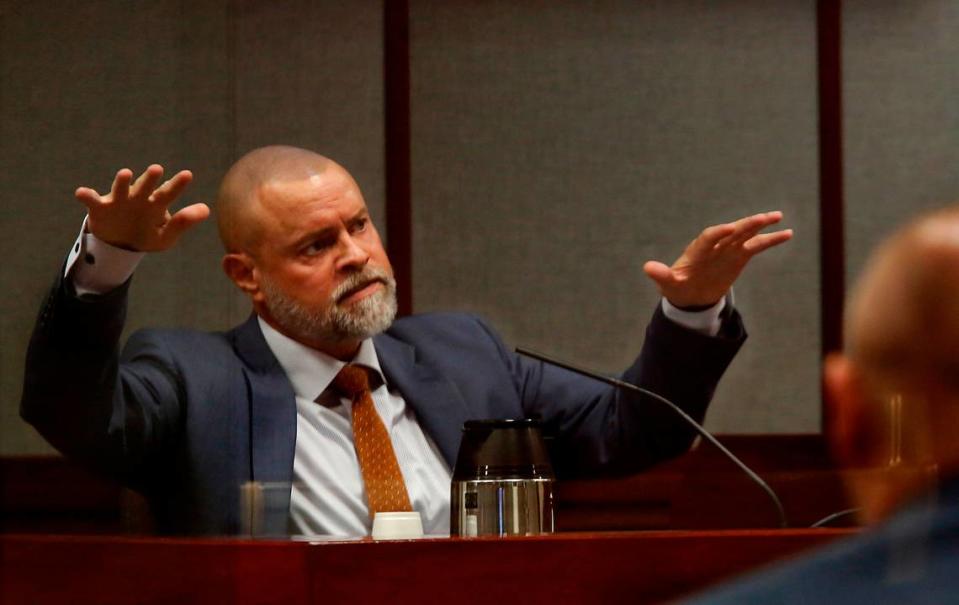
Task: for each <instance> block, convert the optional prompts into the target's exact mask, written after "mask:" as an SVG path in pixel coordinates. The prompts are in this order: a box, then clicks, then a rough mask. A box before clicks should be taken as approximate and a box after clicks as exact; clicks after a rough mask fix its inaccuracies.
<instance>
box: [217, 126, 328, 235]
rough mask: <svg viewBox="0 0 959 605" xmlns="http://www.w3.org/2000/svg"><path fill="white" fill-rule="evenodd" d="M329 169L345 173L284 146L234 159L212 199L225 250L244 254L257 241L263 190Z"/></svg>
mask: <svg viewBox="0 0 959 605" xmlns="http://www.w3.org/2000/svg"><path fill="white" fill-rule="evenodd" d="M331 168H332V169H334V170H340V171H343V172H345V171H344V170H343V169H342V168H341V167H340V166H339V165H338V164H336V162H334V161H333V160H330V159H329V158H326V157H324V156H322V155H320V154H318V153H315V152H313V151H309V150H306V149H300V148H298V147H290V146H287V145H271V146H268V147H260V148H259V149H254V150H253V151H251V152H249V153H247V154H246V155H244V156H243V157H241V158H240V159H239V160H237V161H236V163H235V164H233V166H232V167H231V168H230V169H229V170H228V171H227V173H226V175H225V176H224V177H223V180H222V181H221V183H220V189H219V191H218V193H217V200H216V212H217V226H218V228H219V230H220V239H221V240H222V241H223V246H224V247H225V248H226V251H227V252H238V251H246V250H249V249H250V248H251V247H253V246H255V245H256V243H257V242H258V240H259V237H260V235H261V230H260V229H259V225H260V221H259V219H258V216H257V210H258V205H259V203H260V200H261V193H262V192H263V190H264V189H265V188H267V187H270V186H271V185H273V184H276V183H282V182H289V181H297V180H306V179H309V178H311V177H313V176H316V175H322V174H323V173H324V172H326V171H327V170H330V169H331Z"/></svg>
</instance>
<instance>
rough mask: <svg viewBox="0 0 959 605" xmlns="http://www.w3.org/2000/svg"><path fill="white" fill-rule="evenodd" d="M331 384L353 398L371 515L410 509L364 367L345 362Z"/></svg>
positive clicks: (355, 435)
mask: <svg viewBox="0 0 959 605" xmlns="http://www.w3.org/2000/svg"><path fill="white" fill-rule="evenodd" d="M333 385H334V386H335V387H336V388H337V389H338V390H340V391H341V392H342V393H343V394H345V395H346V396H347V397H349V398H350V399H352V400H353V444H354V446H355V447H356V456H357V458H359V461H360V472H362V473H363V483H364V484H366V499H367V502H368V504H369V507H370V518H371V519H372V518H373V515H375V514H376V513H378V512H394V511H397V512H398V511H411V510H413V507H412V506H410V496H409V494H408V493H407V492H406V484H405V483H403V474H402V473H401V472H400V465H399V463H398V462H397V461H396V453H395V452H394V451H393V443H392V442H391V441H390V435H389V433H388V432H387V431H386V425H385V424H383V419H382V418H380V415H379V414H378V413H377V412H376V408H375V407H374V406H373V395H372V394H371V393H370V382H369V376H368V375H367V373H366V370H365V369H363V368H361V367H359V366H355V365H347V366H344V367H343V369H342V370H340V373H339V374H337V375H336V378H334V379H333Z"/></svg>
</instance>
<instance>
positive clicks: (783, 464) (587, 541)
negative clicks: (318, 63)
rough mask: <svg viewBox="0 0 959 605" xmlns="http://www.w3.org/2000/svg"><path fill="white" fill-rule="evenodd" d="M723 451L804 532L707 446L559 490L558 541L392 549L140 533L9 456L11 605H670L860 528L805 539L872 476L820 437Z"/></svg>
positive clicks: (108, 507) (5, 542) (105, 495)
mask: <svg viewBox="0 0 959 605" xmlns="http://www.w3.org/2000/svg"><path fill="white" fill-rule="evenodd" d="M722 440H723V441H724V443H726V445H727V446H728V447H729V448H730V449H731V450H733V451H734V452H736V453H737V454H738V455H739V456H740V457H741V458H743V459H744V460H745V462H746V463H747V464H749V465H750V466H752V467H753V468H754V469H755V470H756V471H757V472H758V473H759V474H760V475H761V476H763V477H764V478H765V479H766V480H767V481H768V482H769V483H770V484H771V485H772V487H773V488H774V489H775V490H776V491H777V492H778V493H779V495H780V498H781V499H782V501H783V504H784V507H785V508H786V512H787V515H788V516H789V520H790V524H791V527H793V528H795V529H786V530H781V529H773V528H775V527H776V523H777V520H776V515H775V509H774V507H773V505H772V504H771V503H770V502H769V501H768V499H767V497H766V495H765V494H764V493H763V492H762V491H761V490H760V489H759V488H758V487H756V486H755V485H753V484H752V483H750V482H749V481H748V480H747V479H744V478H743V477H742V475H741V473H740V472H739V471H738V469H735V468H734V467H733V466H732V465H731V464H730V463H728V462H727V461H724V460H722V459H721V458H719V457H718V456H717V454H716V453H715V452H714V451H712V448H707V447H705V446H700V447H699V448H697V449H695V450H694V451H692V452H690V453H689V454H687V455H685V456H683V457H681V458H679V459H677V460H675V461H672V462H669V463H667V464H663V465H660V466H657V467H656V468H653V469H650V470H649V471H647V472H645V473H641V474H639V475H636V476H633V477H629V478H624V479H610V480H593V481H584V482H565V483H560V485H559V489H558V503H557V525H558V530H559V531H558V533H556V534H554V535H551V536H543V537H528V538H506V539H500V538H482V539H475V538H474V539H455V538H453V539H451V538H435V539H424V540H417V541H396V542H373V541H371V540H360V541H320V542H315V543H310V542H306V541H296V540H290V541H272V540H250V539H243V538H211V539H207V538H203V539H198V538H197V539H195V538H185V539H173V538H159V537H150V536H143V535H130V534H143V533H144V528H145V525H144V523H143V519H142V514H141V512H140V511H141V509H140V508H139V506H138V505H137V501H136V500H135V499H132V498H131V496H130V493H129V492H126V491H124V490H120V488H118V487H117V486H115V485H112V484H109V483H106V482H104V481H102V480H99V479H96V478H95V477H93V476H92V475H90V474H89V473H86V472H85V471H83V470H81V469H78V468H77V467H75V466H73V465H70V464H69V463H67V462H65V461H64V460H63V459H61V458H55V457H33V458H5V459H0V477H2V478H3V479H4V481H3V482H2V483H0V513H2V522H3V530H4V532H7V533H5V534H3V535H0V605H7V604H8V603H9V604H13V603H37V604H44V603H65V602H77V603H98V604H105V605H107V604H111V603H140V602H164V603H165V602H170V603H174V602H175V603H283V604H284V605H294V604H299V603H304V604H306V603H327V602H338V601H345V600H347V599H350V600H351V601H353V602H370V601H373V600H374V599H382V600H384V601H386V602H400V603H402V602H416V603H424V602H464V601H465V602H478V601H483V602H491V601H492V602H495V601H496V600H497V599H503V600H504V601H507V602H515V601H517V600H522V601H523V602H529V603H540V602H542V603H547V602H549V603H566V602H621V601H625V602H634V603H658V602H666V601H669V600H672V599H676V598H679V597H682V596H686V595H689V594H692V593H694V592H697V591H699V590H702V589H704V588H706V587H708V586H710V585H713V584H715V583H717V582H719V581H722V580H725V579H729V578H731V577H734V576H736V575H739V574H741V573H744V572H747V571H749V570H752V569H755V568H757V567H760V566H762V565H765V564H767V563H770V562H773V561H776V560H780V559H783V558H786V557H788V556H790V555H794V554H796V553H798V552H800V551H803V550H807V549H810V548H814V547H816V546H819V545H822V544H825V543H827V542H829V541H831V540H835V539H837V538H839V537H842V536H846V535H849V534H850V533H854V532H855V531H857V530H856V529H850V528H845V529H801V528H804V527H808V526H809V525H810V524H811V523H812V522H813V521H815V520H818V519H821V518H823V517H825V516H826V515H828V514H830V513H833V512H836V511H839V510H842V509H843V508H847V507H848V505H847V503H846V500H845V496H844V494H843V492H842V489H841V482H842V479H843V475H845V474H847V473H855V472H863V471H856V470H850V469H835V468H833V467H832V466H831V462H830V461H829V460H828V456H826V455H825V448H824V446H823V444H822V440H821V439H820V438H819V437H817V436H813V435H809V436H782V435H777V436H728V435H727V436H725V437H722ZM131 504H132V505H131ZM851 521H852V520H851V518H846V519H845V524H846V525H848V524H850V523H851ZM624 530H629V531H624ZM637 530H638V531H637ZM51 532H52V533H51ZM91 534H95V535H91ZM104 534H112V535H104ZM118 534H127V535H118Z"/></svg>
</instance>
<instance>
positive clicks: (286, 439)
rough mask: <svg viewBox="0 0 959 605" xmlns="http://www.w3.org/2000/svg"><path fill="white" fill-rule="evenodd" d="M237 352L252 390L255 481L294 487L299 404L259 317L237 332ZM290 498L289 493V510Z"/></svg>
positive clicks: (252, 319) (251, 407)
mask: <svg viewBox="0 0 959 605" xmlns="http://www.w3.org/2000/svg"><path fill="white" fill-rule="evenodd" d="M236 350H237V353H238V354H239V355H240V357H241V358H243V360H244V361H245V362H246V368H245V374H246V378H247V381H248V383H249V389H250V401H249V410H250V433H251V437H250V441H251V442H252V443H251V448H252V452H251V457H252V467H253V477H251V480H253V481H257V482H260V483H275V482H279V483H285V484H290V483H292V481H293V453H294V451H295V449H296V400H295V398H294V397H295V396H294V394H293V386H292V385H291V384H290V380H289V379H288V378H287V377H286V373H285V372H284V371H283V368H282V367H281V366H280V364H279V362H278V361H277V360H276V357H274V356H273V352H272V351H270V347H269V346H268V345H267V344H266V340H265V339H264V338H263V333H262V332H261V331H260V326H259V324H258V323H257V319H256V315H253V316H251V317H250V319H248V320H247V321H246V322H245V323H244V324H243V325H241V326H240V327H239V328H237V331H236ZM289 497H290V496H289V490H286V500H287V502H286V507H287V508H288V507H289Z"/></svg>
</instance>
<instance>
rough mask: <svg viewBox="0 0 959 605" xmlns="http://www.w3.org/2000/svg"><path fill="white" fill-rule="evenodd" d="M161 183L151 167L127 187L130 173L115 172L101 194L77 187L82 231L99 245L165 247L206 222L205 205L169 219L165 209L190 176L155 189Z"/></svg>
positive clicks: (157, 171) (182, 175)
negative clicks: (83, 217) (82, 215)
mask: <svg viewBox="0 0 959 605" xmlns="http://www.w3.org/2000/svg"><path fill="white" fill-rule="evenodd" d="M162 179H163V167H162V166H160V165H159V164H153V165H151V166H150V167H149V168H147V169H146V171H144V173H143V174H141V175H140V177H139V178H137V180H136V181H135V182H132V183H131V181H132V180H133V171H131V170H129V169H127V168H124V169H123V170H120V171H119V172H117V176H116V178H114V179H113V187H112V188H111V189H110V193H108V194H106V195H100V194H99V193H97V192H96V191H94V190H93V189H90V188H88V187H80V188H79V189H77V191H76V193H75V195H76V198H77V199H78V200H79V201H80V202H81V203H82V204H83V205H84V206H86V207H87V212H88V218H87V228H88V229H89V230H90V232H91V233H93V234H94V235H95V236H97V238H99V239H101V240H103V241H104V242H106V243H108V244H111V245H114V246H117V247H119V248H125V249H127V250H136V251H138V252H157V251H160V250H166V249H168V248H170V247H171V246H173V244H175V243H176V241H177V240H178V239H179V238H180V235H182V234H183V232H184V231H186V230H187V229H189V228H190V227H192V226H194V225H196V224H197V223H199V222H201V221H203V220H204V219H206V218H207V217H208V216H209V215H210V209H209V207H207V205H206V204H193V205H190V206H187V207H186V208H182V209H181V210H179V211H178V212H176V213H175V214H171V213H170V210H169V208H170V205H171V204H172V203H173V202H174V201H175V200H176V198H177V197H178V196H179V195H180V193H182V192H183V189H184V188H185V187H186V186H187V185H189V184H190V181H192V180H193V174H192V173H191V172H190V171H189V170H182V171H180V172H178V173H177V174H176V175H174V176H173V178H171V179H169V180H168V181H166V182H164V183H163V184H160V181H161V180H162ZM158 185H159V186H158Z"/></svg>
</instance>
